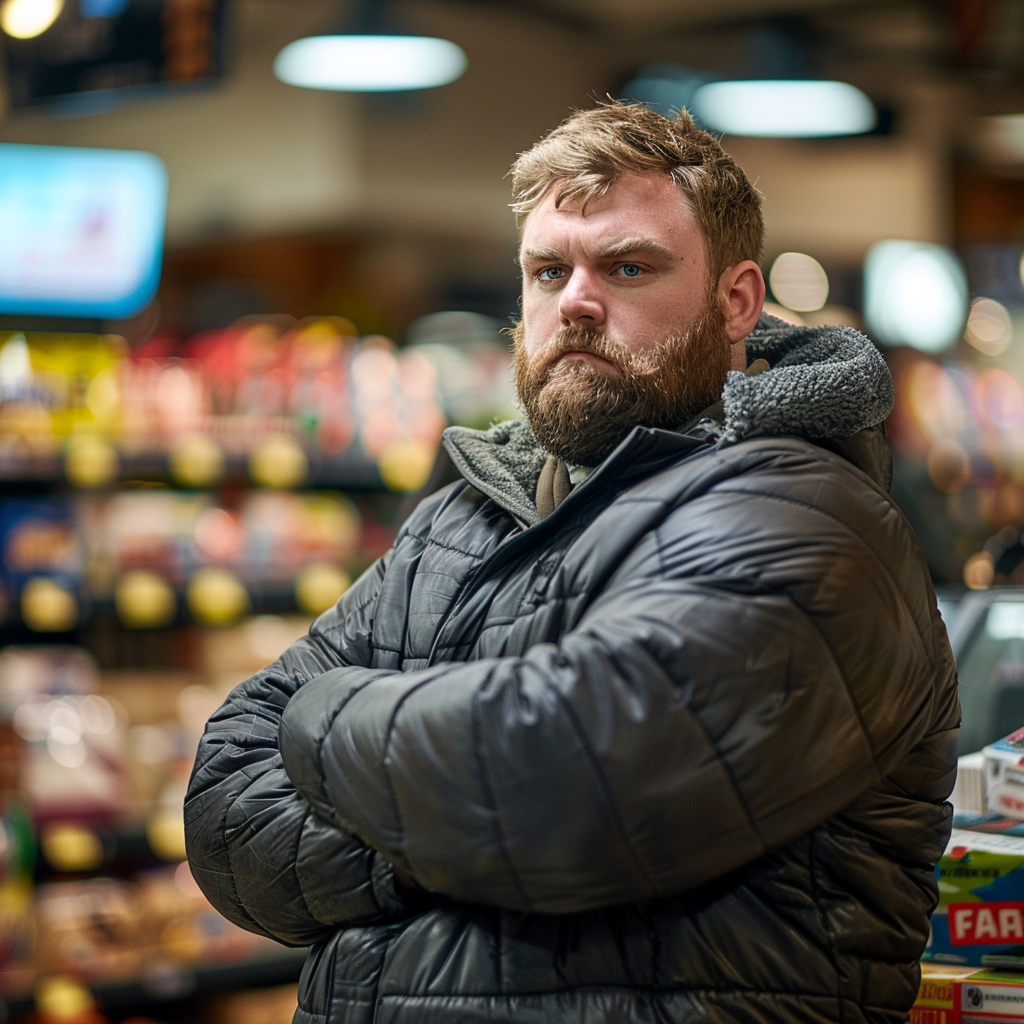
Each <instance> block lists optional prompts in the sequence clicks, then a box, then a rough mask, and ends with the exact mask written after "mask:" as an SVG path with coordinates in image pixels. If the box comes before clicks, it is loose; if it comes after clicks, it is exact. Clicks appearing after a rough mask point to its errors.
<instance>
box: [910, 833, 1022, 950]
mask: <svg viewBox="0 0 1024 1024" xmlns="http://www.w3.org/2000/svg"><path fill="white" fill-rule="evenodd" d="M954 824H955V826H956V827H954V829H953V831H952V834H951V835H950V839H949V844H948V845H947V847H946V852H945V854H944V855H943V857H942V859H941V860H940V861H939V864H938V866H937V868H936V875H937V878H938V886H939V905H938V907H937V908H936V910H935V913H934V914H932V921H931V926H932V927H931V936H930V937H929V940H928V947H927V949H926V950H925V952H924V956H923V957H922V960H924V961H926V962H932V963H944V964H955V965H960V966H974V967H992V968H1006V967H1009V968H1020V969H1024V823H1021V822H1019V821H1016V820H1015V819H1008V818H1004V817H1001V816H999V815H980V814H963V815H957V817H956V818H955V819H954ZM965 826H966V827H965Z"/></svg>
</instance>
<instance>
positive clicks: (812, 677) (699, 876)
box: [281, 485, 936, 913]
mask: <svg viewBox="0 0 1024 1024" xmlns="http://www.w3.org/2000/svg"><path fill="white" fill-rule="evenodd" d="M823 486H824V485H823ZM701 503H703V504H704V505H705V506H706V507H704V508H703V509H702V508H699V507H696V506H698V505H700V504H701ZM784 506H785V503H780V502H778V501H777V500H775V499H768V498H765V497H761V496H759V495H757V494H755V493H736V494H732V495H726V496H724V498H723V496H721V495H719V496H717V498H716V496H715V495H711V496H709V497H707V498H705V499H702V500H701V502H695V503H691V504H690V505H688V506H687V507H686V508H685V509H683V510H680V511H679V512H677V513H676V519H675V520H673V519H672V518H671V517H669V519H668V521H667V522H663V523H662V525H661V527H659V529H657V530H654V531H652V534H651V535H650V536H649V537H648V538H647V539H646V540H645V541H644V542H642V544H641V545H640V547H639V548H638V549H637V550H636V551H635V552H634V554H633V555H632V556H631V557H630V559H629V560H628V564H625V565H623V566H622V567H620V569H619V571H618V572H617V573H616V574H615V576H614V577H613V578H612V579H611V580H610V581H609V583H608V585H607V586H606V587H605V588H604V589H603V591H602V593H601V595H600V597H599V599H598V600H596V601H595V602H594V603H593V604H592V605H591V607H590V608H589V610H588V611H587V613H586V614H585V615H584V616H583V618H582V619H581V621H580V622H579V624H578V626H577V627H576V628H575V629H573V630H572V631H571V632H568V633H566V634H565V635H564V636H563V637H562V638H561V640H560V641H559V642H558V643H557V644H540V645H537V646H535V647H533V648H531V649H530V650H528V651H527V652H526V653H525V655H524V656H521V657H507V658H496V659H490V660H480V661H475V662H468V663H459V664H444V665H439V666H436V667H432V668H428V669H424V670H420V671H415V672H410V673H402V674H396V675H390V676H381V675H379V674H377V673H374V672H372V671H361V672H358V673H355V674H352V673H348V672H345V671H341V672H327V673H325V674H324V675H323V676H321V677H320V678H318V679H316V680H313V681H312V682H310V683H309V684H307V685H306V686H305V687H304V688H303V689H302V691H301V692H300V693H299V694H298V696H297V697H296V698H295V699H294V700H293V701H292V702H291V703H290V705H289V707H288V708H287V710H286V712H285V715H284V719H283V723H282V741H281V742H282V748H281V749H282V754H283V758H284V765H285V768H286V770H287V771H288V773H289V775H290V777H291V778H292V779H293V780H294V781H295V782H296V784H297V785H298V787H299V789H300V791H301V792H303V793H306V794H307V795H308V796H309V799H310V800H311V801H312V802H314V803H315V804H317V805H318V806H322V807H324V808H327V807H330V808H332V809H333V811H334V812H335V813H336V814H337V815H338V819H339V821H341V822H342V824H343V825H344V827H345V828H346V829H348V830H350V831H351V832H353V833H354V834H356V835H359V836H360V837H361V838H362V839H364V840H365V841H366V842H367V844H369V845H370V846H372V847H373V848H374V849H376V850H378V851H380V852H381V853H382V854H383V855H384V856H385V857H387V858H388V859H389V860H391V861H393V862H394V863H396V864H398V865H400V866H401V867H402V869H403V870H404V871H407V872H408V873H409V874H410V875H411V876H412V877H414V878H415V879H416V880H417V881H418V882H419V883H420V884H421V885H422V886H424V887H425V888H427V889H429V890H432V891H435V892H439V893H444V894H446V895H448V896H450V897H453V898H455V899H458V900H465V901H472V902H481V903H487V904H492V905H496V906H501V907H506V908H510V909H522V910H535V911H543V912H555V913H572V912H577V911H584V910H588V909H592V908H595V907H600V906H605V905H612V904H617V903H623V902H628V901H639V900H644V899H648V898H652V897H658V896H664V895H668V894H673V893H679V892H682V891H685V890H687V889H689V888H692V887H694V886H696V885H699V884H701V883H703V882H706V881H708V880H710V879H712V878H714V877H716V876H719V875H722V874H725V873H726V872H728V871H730V870H733V869H736V868H737V867H739V866H741V865H743V864H745V863H747V862H749V861H751V860H753V859H755V858H757V857H759V856H761V855H762V854H764V853H765V852H766V851H768V850H770V849H772V848H774V847H778V846H780V845H783V844H785V843H787V842H790V841H792V840H794V839H796V838H797V837H799V836H801V835H803V834H805V833H806V832H808V831H809V830H810V829H812V828H814V827H815V826H816V825H817V824H820V823H821V822H822V821H824V820H825V819H826V818H828V817H830V816H832V815H833V814H835V813H837V812H838V811H839V810H841V809H842V808H843V807H844V806H846V805H847V804H849V803H850V802H851V801H852V800H853V799H855V798H856V797H857V796H858V795H859V794H860V793H861V792H863V791H864V790H865V789H867V788H868V787H869V786H870V785H872V784H873V783H874V782H876V781H877V780H879V779H880V778H881V777H882V776H883V775H884V774H885V773H886V772H887V771H888V770H890V769H891V768H892V767H893V766H894V765H895V764H896V763H897V761H898V759H899V758H900V757H901V756H902V755H903V754H904V753H905V752H906V751H907V750H908V749H909V748H910V746H911V745H913V744H915V743H916V742H918V741H919V740H920V739H921V737H922V735H923V734H924V732H925V731H926V729H927V728H928V726H927V723H928V722H929V721H931V715H930V713H929V708H928V705H929V702H931V701H933V700H934V699H935V697H934V694H935V692H936V686H935V673H936V667H935V663H934V656H935V648H934V638H930V637H928V636H927V635H924V634H922V631H921V628H920V623H921V622H922V621H923V620H924V619H926V618H927V613H926V612H924V611H922V609H921V608H920V607H914V608H911V607H910V605H915V603H917V604H921V605H922V606H923V604H924V602H925V600H926V596H927V595H928V594H930V588H929V586H928V584H927V582H926V581H925V580H924V579H923V577H922V579H921V580H920V581H918V580H913V581H912V583H913V587H910V588H907V587H906V586H904V587H901V586H899V585H897V583H896V581H895V579H894V576H893V574H894V573H899V572H904V571H906V572H910V571H919V572H920V573H922V574H923V568H922V569H920V570H913V569H904V568H900V567H894V566H893V565H891V564H890V565H886V564H884V562H885V557H884V556H885V552H884V551H882V552H880V551H879V550H877V549H873V548H871V547H870V546H869V545H868V544H867V543H866V542H865V541H864V540H863V539H862V537H861V535H859V533H858V531H856V530H854V529H852V528H851V527H850V526H849V525H848V524H846V523H844V522H843V521H842V520H841V519H839V518H836V517H834V516H831V515H828V514H825V513H824V512H821V511H820V510H818V509H815V508H811V507H809V506H804V505H801V504H799V503H796V502H794V503H792V506H791V507H784ZM886 507H888V508H889V512H888V515H889V516H890V517H891V516H896V517H897V518H899V514H898V512H895V511H894V510H892V509H891V507H889V506H886ZM737 513H739V514H738V515H737ZM716 520H718V522H717V523H716ZM733 521H735V522H737V523H743V524H746V528H745V529H735V530H733V529H732V528H731V526H730V524H731V523H732V522H733ZM723 523H724V526H723ZM765 523H770V524H771V525H770V527H769V528H768V529H767V530H764V531H762V526H763V524H765ZM751 524H754V525H751ZM876 525H877V524H876ZM888 526H889V527H891V526H892V523H891V521H890V522H889V524H888ZM890 532H892V531H891V530H890ZM896 536H897V540H898V541H902V542H903V543H904V544H906V545H909V546H913V543H914V542H913V540H912V539H910V537H909V532H906V533H900V532H899V531H897V532H896ZM892 550H893V551H899V550H900V549H899V547H898V546H893V547H892ZM908 550H909V548H908ZM914 552H916V548H914V550H913V551H911V553H910V555H909V556H907V557H906V558H905V559H904V562H905V563H906V564H907V565H911V566H913V565H916V564H918V563H917V562H915V560H914V557H913V555H914ZM901 557H902V556H901ZM894 560H898V559H897V558H896V556H894ZM907 589H909V590H910V591H912V592H916V593H917V594H918V595H923V597H921V599H920V600H919V601H917V602H915V599H914V598H909V599H908V598H907V596H906V594H905V590H907ZM908 602H909V604H908Z"/></svg>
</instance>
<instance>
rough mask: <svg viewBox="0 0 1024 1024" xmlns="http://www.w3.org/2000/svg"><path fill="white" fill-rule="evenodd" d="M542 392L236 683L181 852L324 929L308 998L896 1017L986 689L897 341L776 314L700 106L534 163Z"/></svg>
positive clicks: (753, 237)
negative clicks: (968, 655)
mask: <svg viewBox="0 0 1024 1024" xmlns="http://www.w3.org/2000/svg"><path fill="white" fill-rule="evenodd" d="M513 189H514V193H515V199H516V203H515V209H516V210H517V213H518V216H519V218H520V223H521V248H520V262H521V265H522V272H523V302H522V323H521V324H519V326H518V327H517V328H516V331H515V359H516V379H517V384H518V387H519V393H520V398H521V401H522V405H523V409H524V411H525V414H526V416H525V419H524V420H523V421H521V422H512V423H502V424H499V425H497V426H495V427H493V428H491V429H490V430H488V431H485V432H476V431H471V430H467V429H463V428H452V429H450V430H449V431H448V432H447V433H446V435H445V441H444V443H445V447H446V449H447V452H448V454H449V455H450V457H451V459H452V461H453V462H454V464H455V465H456V466H457V467H458V469H459V471H460V473H461V476H462V479H461V480H460V481H459V482H457V483H455V484H453V485H451V486H448V487H446V488H444V489H443V490H441V491H439V492H438V493H436V494H434V495H432V496H431V497H429V498H427V499H425V500H424V501H423V502H422V503H421V504H420V505H419V506H418V507H417V509H416V511H415V512H414V513H413V514H412V516H411V517H410V518H409V520H408V521H407V522H406V523H405V525H404V526H403V527H402V529H401V530H400V531H399V534H398V538H397V540H396V541H395V544H394V546H393V548H392V549H391V551H390V552H389V553H388V554H387V555H386V556H384V557H383V558H382V559H381V560H380V561H378V562H377V563H376V564H375V565H373V566H372V567H371V568H370V569H369V570H368V571H367V572H366V573H365V574H364V575H363V577H362V578H361V579H360V580H359V581H358V582H357V583H356V584H355V585H354V586H353V587H352V589H351V590H350V591H349V592H348V593H347V594H345V595H344V596H343V597H342V599H341V600H340V601H339V603H338V605H337V607H336V608H335V609H334V610H332V611H331V612H329V613H327V614H325V615H324V616H322V617H321V618H320V619H319V620H318V621H317V622H316V623H315V624H314V625H313V627H312V628H311V630H310V632H309V635H308V637H306V638H304V639H302V640H301V641H299V642H298V643H296V644H295V645H294V646H292V647H291V648H290V649H289V650H288V651H286V652H285V654H284V655H282V657H281V658H280V659H279V660H278V661H277V662H275V663H274V664H273V665H271V666H269V667H268V668H266V669H264V670H263V671H262V672H260V673H259V674H258V675H256V676H255V677H254V678H253V679H250V680H249V681H247V682H245V683H243V684H241V685H240V686H239V687H238V688H237V689H236V690H234V692H233V693H232V694H231V695H230V697H229V698H228V700H227V703H226V704H225V705H224V706H223V707H222V708H221V709H220V710H219V711H218V712H217V713H216V714H215V715H214V716H213V718H212V719H211V720H210V723H209V726H208V728H207V732H206V735H205V737H204V739H203V742H202V745H201V747H200V750H199V756H198V760H197V762H196V768H195V771H194V773H193V777H192V781H191V786H190V791H189V796H188V800H187V803H186V825H187V836H188V848H189V857H190V861H191V865H192V871H193V873H194V875H195V877H196V879H197V881H198V882H199V884H200V885H201V886H202V888H203V890H204V891H205V892H206V893H207V895H208V896H209V897H210V899H211V900H212V901H213V903H214V905H215V906H217V907H218V908H219V909H220V910H221V911H222V912H223V913H224V914H226V915H227V916H228V917H229V918H231V919H232V920H233V921H236V922H237V923H239V924H240V925H242V926H243V927H245V928H250V929H252V930H254V931H258V932H262V933H264V934H266V935H270V936H273V937H274V938H276V939H278V940H280V941H281V942H285V943H291V944H297V945H300V944H312V950H311V952H310V955H309V959H308V961H307V965H306V968H305V970H304V972H303V977H302V981H301V983H300V990H299V1008H298V1010H297V1012H296V1016H295V1020H296V1022H298V1024H327V1022H331V1024H334V1022H345V1024H357V1022H358V1024H363V1022H365V1024H371V1022H374V1024H469V1022H473V1024H482V1022H485V1021H489V1022H490V1021H507V1022H511V1021H515V1022H517V1024H526V1022H535V1024H541V1022H544V1024H547V1022H552V1021H566V1022H578V1024H584V1022H586V1024H629V1022H637V1024H639V1022H666V1024H667V1022H698V1021H714V1022H716V1024H726V1022H744V1024H750V1022H755V1021H765V1022H767V1021H772V1022H780V1024H781V1022H786V1024H793V1022H808V1024H810V1022H815V1024H824V1022H834V1021H840V1020H842V1021H846V1022H849V1024H856V1022H867V1021H877V1022H882V1021H885V1022H896V1021H899V1020H904V1019H905V1015H906V1012H907V1010H908V1008H909V1007H910V1005H911V1003H912V1002H913V1000H914V996H915V993H916V989H917V982H918V969H917V965H916V961H917V959H918V957H919V955H920V954H921V952H922V950H923V949H924V946H925V942H926V940H927V937H928V919H929V914H930V912H931V910H932V908H933V906H934V904H935V901H936V887H935V880H934V874H933V868H934V864H935V863H936V861H937V859H938V858H939V856H940V854H941V852H942V850H943V848H944V845H945V842H946V839H947V836H948V832H949V827H950V808H949V805H948V804H947V803H946V797H947V796H948V794H949V792H950V790H951V787H952V783H953V777H954V770H955V755H954V751H955V741H956V730H957V724H958V720H959V708H958V702H957V692H956V678H955V671H954V667H953V661H952V657H951V655H950V650H949V646H948V644H947V641H946V636H945V632H944V630H943V628H942V625H941V622H940V619H939V617H938V613H937V611H936V602H935V596H934V594H933V592H932V587H931V584H930V582H929V579H928V574H927V571H926V568H925V563H924V559H923V557H922V555H921V552H920V550H919V548H918V545H917V543H916V542H915V540H914V537H913V535H912V533H911V531H910V529H909V528H908V526H907V523H906V521H905V520H904V518H903V516H902V515H901V514H900V512H899V510H898V509H897V508H896V507H895V505H894V504H893V502H892V500H891V499H890V498H889V496H888V493H887V487H888V483H889V479H888V478H889V467H890V464H891V463H890V461H889V459H888V450H887V448H886V444H885V439H884V433H883V430H882V426H881V425H882V421H883V419H884V417H885V416H886V415H887V413H888V411H889V409H890V406H891V402H892V391H891V382H890V379H889V375H888V372H887V370H886V367H885V364H884V362H883V361H882V359H881V358H880V357H879V355H878V353H877V351H876V350H875V349H874V348H873V347H872V345H871V344H870V342H868V341H867V339H865V338H863V337H862V336H861V335H859V334H857V333H856V332H855V331H853V330H850V329H847V328H818V329H812V328H794V327H789V326H787V325H784V324H782V323H781V322H779V321H777V320H774V319H772V318H771V317H767V316H764V315H762V314H761V306H762V301H763V298H764V282H763V279H762V276H761V272H760V270H759V268H758V263H757V260H758V258H759V256H760V252H761V243H762V233H763V229H762V221H761V213H760V206H759V198H758V195H757V193H756V191H755V190H754V189H753V188H752V187H751V185H750V183H749V182H748V181H747V179H746V177H745V175H744V174H743V172H742V171H741V170H740V169H739V168H738V167H737V166H736V165H735V164H734V163H733V161H732V160H731V159H730V158H729V157H728V156H726V155H725V154H724V153H723V152H722V150H721V147H720V146H719V144H718V142H717V141H716V140H715V139H714V138H712V137H711V136H710V135H708V134H706V133H704V132H702V131H699V130H698V129H697V128H695V127H694V124H693V122H692V121H691V120H690V118H689V117H688V116H686V115H685V114H684V115H682V116H680V117H679V118H677V119H674V120H669V119H666V118H663V117H661V116H659V115H657V114H654V113H652V112H650V111H648V110H646V109H645V108H643V107H640V106H632V105H619V104H611V105H604V106H601V107H598V108H596V109H593V110H587V111H583V112H580V113H577V114H575V115H573V116H572V117H571V118H569V120H568V121H566V122H565V123H564V124H563V125H561V126H560V127H559V128H557V129H556V130H555V131H553V132H552V133H551V134H550V135H548V136H547V137H546V138H545V139H544V140H543V141H541V142H540V143H539V144H538V145H537V146H535V147H534V148H533V149H532V150H530V151H529V152H527V153H525V154H523V155H522V156H521V157H520V158H519V160H518V161H517V163H516V164H515V167H514V168H513Z"/></svg>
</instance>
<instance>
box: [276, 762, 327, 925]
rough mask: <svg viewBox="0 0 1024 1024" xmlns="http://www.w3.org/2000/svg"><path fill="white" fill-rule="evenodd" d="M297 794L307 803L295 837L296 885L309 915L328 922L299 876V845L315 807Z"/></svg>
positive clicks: (293, 867) (294, 866) (294, 869)
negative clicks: (307, 893)
mask: <svg viewBox="0 0 1024 1024" xmlns="http://www.w3.org/2000/svg"><path fill="white" fill-rule="evenodd" d="M281 771H283V772H284V774H285V778H287V777H288V773H287V772H285V771H284V768H283V767H282V768H281ZM296 796H298V798H299V799H300V800H301V801H302V802H303V803H304V804H305V805H306V812H305V814H304V815H303V816H302V824H301V825H300V826H299V833H298V836H297V837H296V839H295V856H294V857H293V858H292V871H293V872H294V874H295V886H296V888H297V889H298V890H299V897H300V898H301V899H302V905H303V906H304V907H305V908H306V913H307V914H309V916H310V917H311V918H313V920H314V921H316V922H317V923H318V924H327V923H328V922H326V921H321V920H320V918H319V917H317V915H316V914H315V913H313V908H312V907H311V906H310V905H309V900H308V899H307V898H306V890H305V888H304V887H303V885H302V880H301V879H300V878H299V847H300V846H301V845H302V834H303V832H305V831H306V825H307V824H308V823H309V819H310V818H311V817H312V816H313V808H312V807H311V806H310V803H309V801H308V800H307V799H306V798H305V797H304V796H303V795H302V794H301V793H299V792H298V790H296Z"/></svg>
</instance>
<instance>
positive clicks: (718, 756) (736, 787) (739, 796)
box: [687, 594, 768, 854]
mask: <svg viewBox="0 0 1024 1024" xmlns="http://www.w3.org/2000/svg"><path fill="white" fill-rule="evenodd" d="M715 597H717V598H719V599H720V600H729V601H730V602H735V601H736V597H735V595H733V594H721V595H717V594H716V595H715ZM687 712H688V714H689V716H690V719H691V720H692V721H693V723H694V724H695V725H696V726H697V728H698V729H699V730H700V732H701V735H702V736H703V737H704V739H705V740H707V743H708V746H710V747H711V749H712V750H713V751H714V752H715V760H716V761H717V762H718V764H719V765H720V766H721V768H722V771H723V772H724V773H725V776H726V778H727V779H728V780H729V785H730V786H732V790H733V792H734V793H735V794H736V800H737V801H738V802H739V805H740V807H741V808H742V809H743V813H744V814H745V815H746V816H747V822H748V824H749V825H750V829H751V831H752V832H753V833H754V835H755V836H756V837H757V841H758V842H759V843H760V844H761V853H762V854H763V853H765V852H766V851H767V849H768V843H767V842H766V841H765V838H764V836H763V835H761V830H760V829H759V828H758V826H757V820H756V819H755V818H754V815H753V812H752V811H751V809H750V804H749V803H748V802H747V797H746V794H745V793H744V792H743V790H742V788H741V787H740V784H739V782H738V781H737V780H736V776H735V775H733V772H732V768H731V767H730V765H729V762H728V761H727V760H726V759H725V758H724V757H723V756H722V752H721V750H719V747H718V744H717V743H716V742H715V739H714V737H713V736H712V735H711V733H710V732H709V731H708V728H707V726H705V724H704V723H703V722H702V721H701V719H700V716H699V715H697V714H695V713H694V712H693V711H692V710H691V709H689V708H687Z"/></svg>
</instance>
